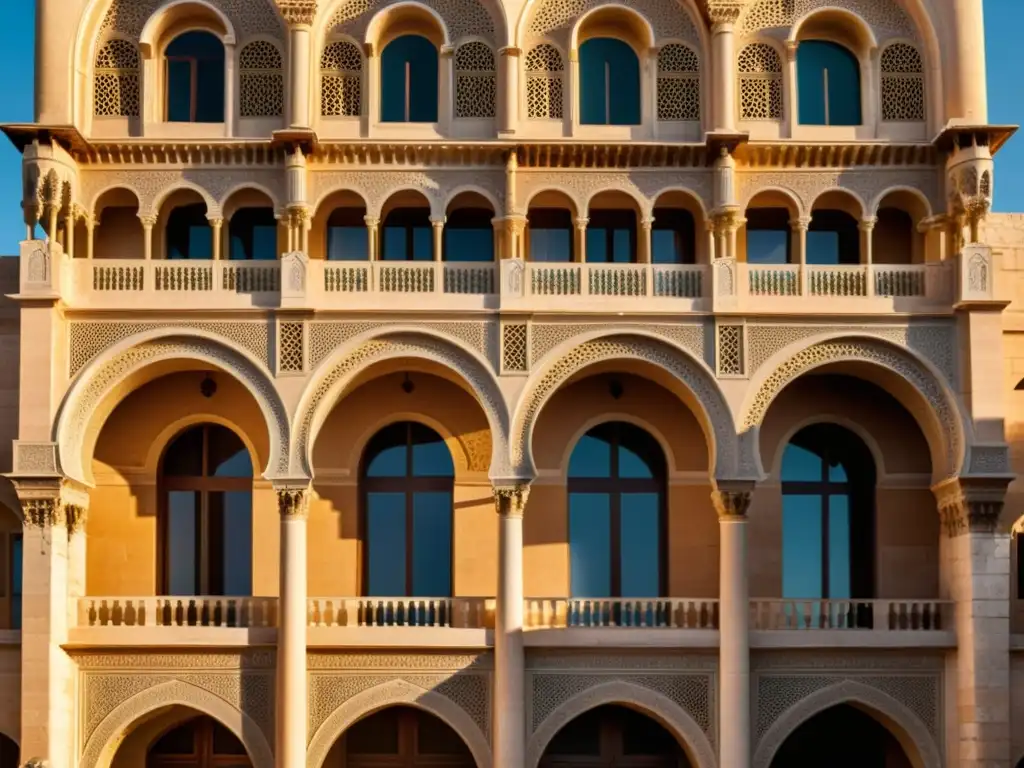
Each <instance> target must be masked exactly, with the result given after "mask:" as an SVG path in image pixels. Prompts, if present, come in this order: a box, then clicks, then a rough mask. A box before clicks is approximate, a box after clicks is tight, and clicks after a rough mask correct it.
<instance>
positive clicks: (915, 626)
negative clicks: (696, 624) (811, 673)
mask: <svg viewBox="0 0 1024 768" xmlns="http://www.w3.org/2000/svg"><path fill="white" fill-rule="evenodd" d="M750 609H751V622H750V625H751V629H797V630H801V629H802V630H815V629H843V630H876V631H877V630H881V631H892V632H915V631H918V632H927V631H949V630H952V629H953V603H952V602H950V601H944V600H798V599H792V600H785V599H755V600H752V601H751V604H750Z"/></svg>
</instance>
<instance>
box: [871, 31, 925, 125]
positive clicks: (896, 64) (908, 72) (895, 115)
mask: <svg viewBox="0 0 1024 768" xmlns="http://www.w3.org/2000/svg"><path fill="white" fill-rule="evenodd" d="M881 69H882V120H884V121H885V122H892V123H899V122H903V123H907V122H910V123H913V122H921V121H923V120H924V119H925V111H924V64H923V62H922V61H921V54H920V53H919V52H918V50H917V48H915V47H914V46H912V45H910V44H908V43H893V44H892V45H889V46H887V47H886V48H885V50H884V51H882V56H881Z"/></svg>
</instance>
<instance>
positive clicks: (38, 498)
mask: <svg viewBox="0 0 1024 768" xmlns="http://www.w3.org/2000/svg"><path fill="white" fill-rule="evenodd" d="M14 484H15V489H16V490H17V493H18V500H19V501H20V502H21V510H22V515H23V522H24V526H25V527H26V528H36V529H40V530H44V531H45V530H47V529H52V528H55V527H58V526H66V527H67V531H68V534H69V535H72V534H75V533H78V532H79V531H83V530H85V521H86V517H87V514H88V511H89V494H88V492H87V491H86V490H85V489H84V488H80V487H78V486H76V485H74V484H71V483H67V482H64V481H63V480H62V479H58V478H36V479H31V478H17V479H14Z"/></svg>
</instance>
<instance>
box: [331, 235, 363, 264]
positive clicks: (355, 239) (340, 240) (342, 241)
mask: <svg viewBox="0 0 1024 768" xmlns="http://www.w3.org/2000/svg"><path fill="white" fill-rule="evenodd" d="M327 258H328V260H330V261H367V260H368V259H369V258H370V243H369V233H368V231H367V229H366V227H331V228H330V229H328V230H327Z"/></svg>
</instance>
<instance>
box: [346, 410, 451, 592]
mask: <svg viewBox="0 0 1024 768" xmlns="http://www.w3.org/2000/svg"><path fill="white" fill-rule="evenodd" d="M454 482H455V466H454V464H453V463H452V456H451V453H450V452H449V451H448V446H447V445H445V442H444V440H443V439H442V438H441V436H440V435H438V434H437V433H436V432H434V431H433V430H432V429H430V428H429V427H425V426H423V425H422V424H418V423H415V422H408V421H403V422H399V423H397V424H392V425H391V426H389V427H385V428H384V429H382V430H381V431H380V432H378V433H377V434H376V435H375V436H374V437H373V439H372V440H370V443H369V444H368V445H367V447H366V451H365V453H364V455H363V466H362V490H363V505H364V506H363V510H364V516H365V519H364V528H363V538H364V545H363V546H364V555H363V565H364V573H363V592H364V593H365V594H366V595H367V596H369V597H449V596H450V595H451V591H452V563H451V558H452V493H453V487H454Z"/></svg>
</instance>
